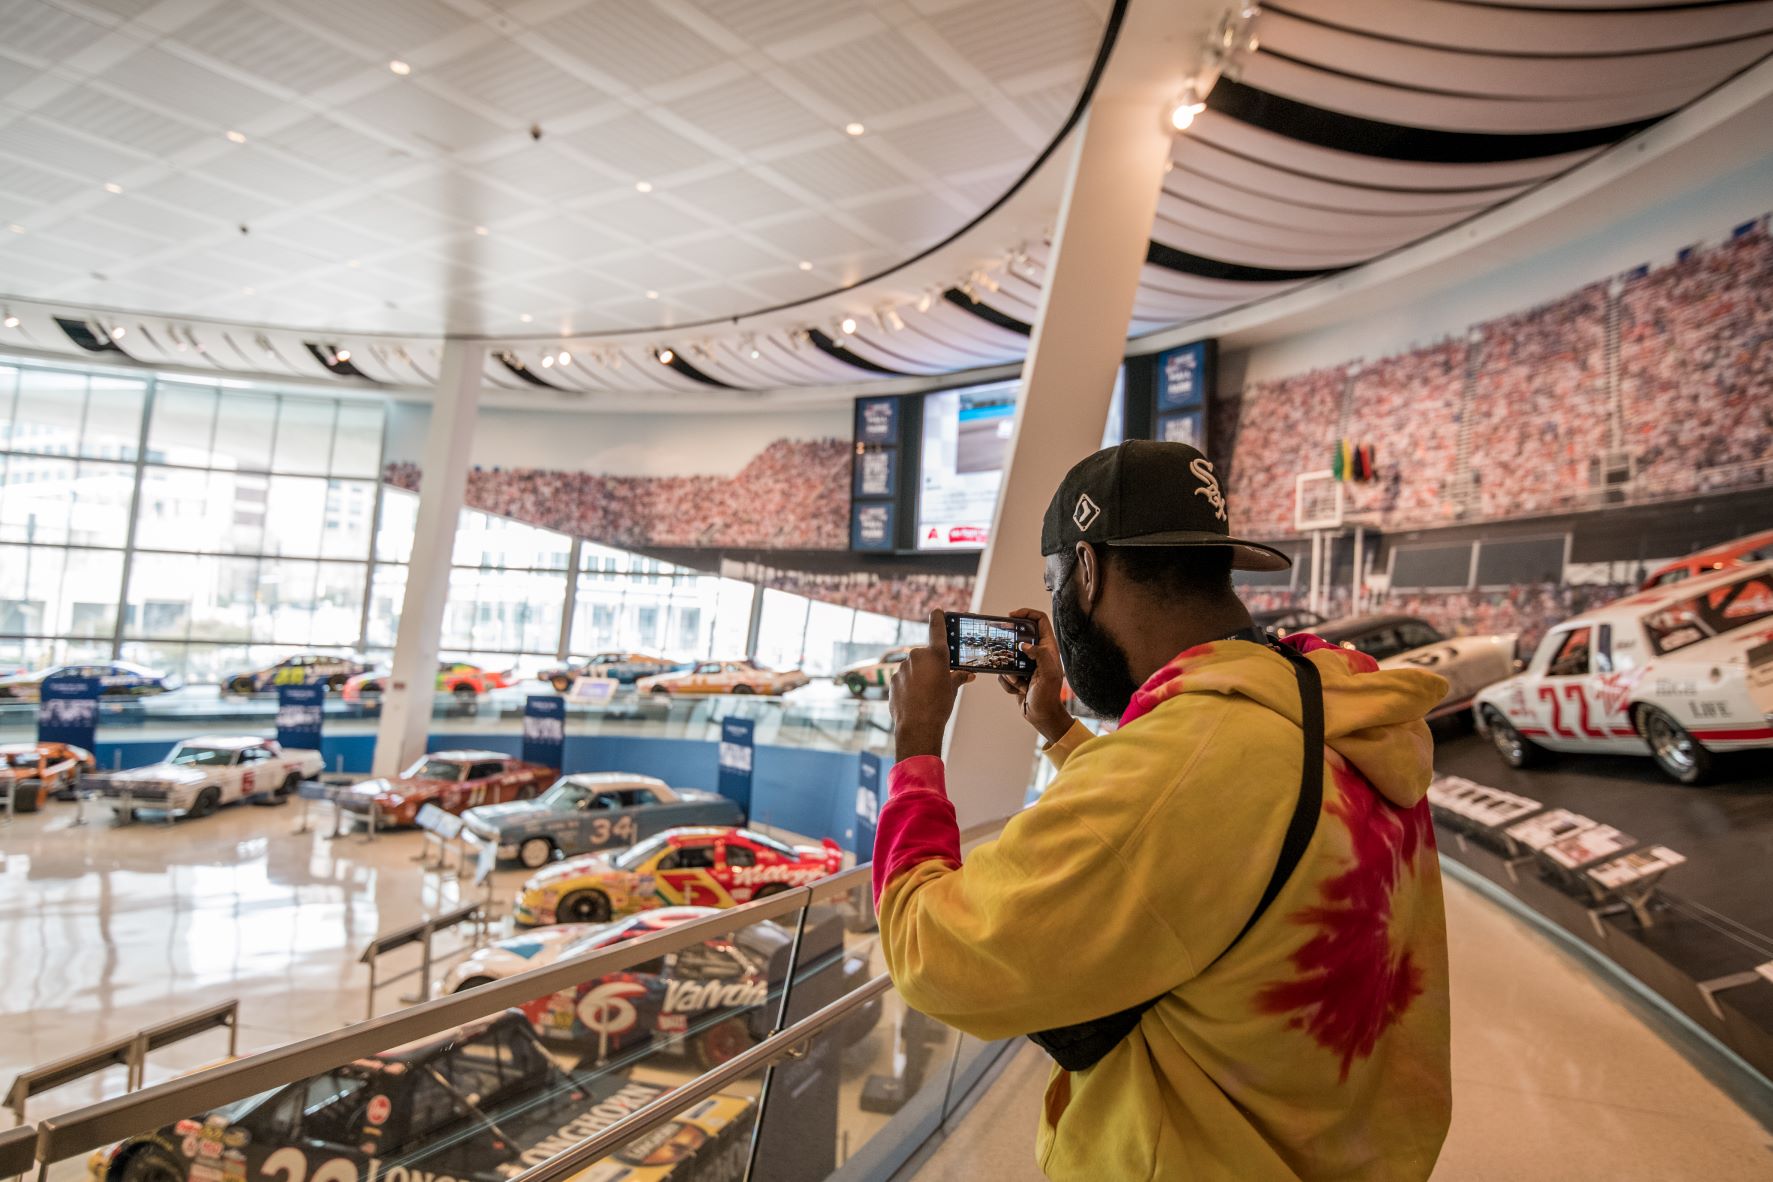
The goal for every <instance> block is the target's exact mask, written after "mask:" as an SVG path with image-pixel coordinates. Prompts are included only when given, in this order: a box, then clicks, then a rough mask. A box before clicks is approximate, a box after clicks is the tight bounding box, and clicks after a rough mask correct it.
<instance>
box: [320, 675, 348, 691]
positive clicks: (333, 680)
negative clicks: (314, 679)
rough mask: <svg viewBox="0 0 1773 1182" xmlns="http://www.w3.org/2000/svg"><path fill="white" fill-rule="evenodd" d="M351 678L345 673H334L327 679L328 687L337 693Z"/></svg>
mask: <svg viewBox="0 0 1773 1182" xmlns="http://www.w3.org/2000/svg"><path fill="white" fill-rule="evenodd" d="M349 680H351V679H350V678H349V677H346V676H345V675H344V674H343V673H334V674H333V675H332V676H331V677H329V678H327V679H326V688H327V689H329V690H331V691H332V692H333V693H335V694H336V693H338V692H339V691H340V690H342V689H344V688H345V683H346V682H347V681H349Z"/></svg>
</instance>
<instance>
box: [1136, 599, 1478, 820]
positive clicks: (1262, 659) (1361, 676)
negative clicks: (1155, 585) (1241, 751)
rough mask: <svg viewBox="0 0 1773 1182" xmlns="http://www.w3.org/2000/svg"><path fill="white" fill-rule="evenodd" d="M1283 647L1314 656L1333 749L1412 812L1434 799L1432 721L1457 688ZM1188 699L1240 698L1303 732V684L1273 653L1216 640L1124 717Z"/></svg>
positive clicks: (1147, 691) (1322, 647)
mask: <svg viewBox="0 0 1773 1182" xmlns="http://www.w3.org/2000/svg"><path fill="white" fill-rule="evenodd" d="M1281 643H1283V644H1286V645H1289V646H1291V647H1292V648H1293V649H1295V650H1297V651H1298V652H1301V653H1304V654H1306V656H1307V658H1308V659H1309V660H1310V661H1311V663H1312V664H1313V665H1315V666H1317V671H1318V676H1319V678H1320V679H1321V680H1322V681H1323V686H1324V745H1325V746H1326V747H1328V748H1329V749H1330V750H1332V751H1334V752H1335V753H1336V754H1337V755H1340V756H1341V757H1342V758H1343V759H1345V760H1346V761H1348V763H1350V764H1351V765H1353V766H1354V767H1355V769H1356V770H1358V771H1359V772H1360V773H1361V775H1363V776H1365V777H1366V779H1367V782H1368V783H1370V784H1372V785H1373V787H1374V788H1375V789H1376V790H1377V791H1378V792H1379V794H1380V795H1381V796H1383V797H1385V799H1387V800H1389V801H1391V802H1392V803H1393V804H1396V805H1399V806H1401V807H1404V808H1408V807H1410V806H1411V805H1414V804H1415V803H1416V802H1417V801H1419V800H1421V799H1422V798H1423V797H1424V796H1425V795H1427V793H1428V782H1429V780H1430V779H1432V778H1433V776H1434V742H1433V740H1432V739H1431V738H1430V736H1429V733H1428V723H1427V722H1425V721H1424V720H1423V719H1424V716H1425V715H1426V714H1427V713H1428V712H1429V711H1430V710H1432V709H1434V708H1435V707H1436V706H1438V705H1440V703H1441V701H1442V700H1443V699H1444V698H1445V697H1446V696H1447V689H1448V685H1447V681H1446V679H1445V678H1442V677H1439V676H1437V675H1435V674H1433V673H1430V672H1428V670H1426V669H1415V668H1406V669H1380V668H1379V666H1378V663H1377V662H1375V661H1374V660H1373V658H1371V657H1369V656H1367V655H1366V654H1365V653H1359V652H1356V651H1354V650H1353V649H1345V648H1340V647H1338V646H1336V645H1333V644H1331V643H1329V642H1328V641H1326V640H1323V639H1321V638H1319V637H1317V636H1312V635H1310V634H1308V633H1303V632H1295V633H1294V634H1293V635H1291V636H1289V637H1287V638H1286V639H1285V640H1284V641H1282V642H1281ZM1185 694H1235V695H1238V696H1241V697H1245V698H1249V699H1250V700H1251V701H1254V702H1258V703H1260V704H1261V705H1263V706H1266V707H1267V708H1268V709H1270V710H1273V711H1274V712H1275V713H1276V714H1279V715H1281V716H1283V717H1284V718H1286V719H1287V720H1288V721H1290V722H1292V723H1294V724H1295V725H1298V724H1299V723H1300V722H1301V716H1300V709H1299V679H1298V676H1297V674H1295V673H1294V672H1293V667H1292V665H1291V664H1290V663H1289V662H1288V661H1287V660H1286V659H1285V658H1283V657H1281V656H1280V655H1279V654H1277V653H1274V652H1271V651H1270V650H1269V649H1268V648H1267V647H1266V646H1265V645H1260V644H1256V643H1254V642H1252V641H1247V640H1216V641H1213V642H1212V643H1211V644H1203V645H1197V646H1196V647H1194V648H1191V649H1189V650H1188V651H1186V652H1184V653H1182V654H1181V655H1180V656H1178V657H1177V658H1176V659H1175V660H1173V661H1171V662H1170V663H1169V664H1168V665H1165V666H1164V667H1163V668H1162V669H1159V670H1158V671H1157V672H1156V673H1154V674H1153V675H1152V676H1151V679H1150V680H1149V681H1147V682H1146V683H1145V684H1144V685H1143V686H1141V687H1140V689H1139V691H1138V692H1137V693H1135V694H1134V695H1133V701H1132V704H1131V705H1129V706H1128V707H1127V711H1126V713H1125V714H1123V715H1122V716H1121V725H1122V726H1128V725H1130V724H1132V723H1133V722H1136V721H1137V720H1138V719H1140V718H1143V717H1144V716H1145V715H1147V714H1149V713H1151V712H1152V711H1153V710H1155V709H1157V708H1158V707H1159V706H1161V705H1163V704H1164V703H1165V702H1168V701H1171V700H1173V699H1179V698H1181V697H1182V696H1183V695H1185Z"/></svg>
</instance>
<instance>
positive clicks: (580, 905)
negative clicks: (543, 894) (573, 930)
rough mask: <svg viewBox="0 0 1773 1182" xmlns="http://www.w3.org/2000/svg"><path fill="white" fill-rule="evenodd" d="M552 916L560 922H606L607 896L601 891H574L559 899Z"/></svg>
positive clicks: (607, 915)
mask: <svg viewBox="0 0 1773 1182" xmlns="http://www.w3.org/2000/svg"><path fill="white" fill-rule="evenodd" d="M554 917H555V918H556V919H558V920H559V921H560V922H561V923H608V922H609V896H608V895H606V894H604V893H603V892H602V891H574V892H573V893H572V894H570V895H568V896H567V897H566V898H564V899H562V900H561V901H560V906H559V907H557V908H555V910H554Z"/></svg>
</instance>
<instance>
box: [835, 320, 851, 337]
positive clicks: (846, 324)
mask: <svg viewBox="0 0 1773 1182" xmlns="http://www.w3.org/2000/svg"><path fill="white" fill-rule="evenodd" d="M837 327H839V328H841V329H843V335H844V336H846V337H847V336H850V335H852V334H854V333H855V331H856V318H855V317H854V316H845V317H844V318H843V319H842V320H840V321H838V324H837Z"/></svg>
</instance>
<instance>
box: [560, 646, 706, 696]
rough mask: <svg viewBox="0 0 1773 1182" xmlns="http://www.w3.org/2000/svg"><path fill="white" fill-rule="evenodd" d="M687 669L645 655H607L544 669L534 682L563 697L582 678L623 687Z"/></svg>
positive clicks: (675, 663) (661, 658) (686, 664)
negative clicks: (610, 682) (643, 678)
mask: <svg viewBox="0 0 1773 1182" xmlns="http://www.w3.org/2000/svg"><path fill="white" fill-rule="evenodd" d="M687 668H689V664H688V663H687V662H684V661H671V660H667V659H666V658H664V657H655V656H651V655H649V654H647V653H623V652H608V653H598V654H597V655H595V656H591V657H586V658H585V659H584V660H583V661H581V662H579V663H578V664H577V665H562V666H558V667H556V668H553V669H544V670H542V671H541V672H540V673H538V674H536V680H537V681H545V682H547V683H548V684H549V685H551V686H553V687H554V688H555V689H557V690H559V691H560V692H561V693H563V694H564V693H566V692H568V691H569V690H571V689H572V688H573V682H575V681H578V680H579V679H580V678H584V677H607V678H609V679H610V680H611V681H614V682H618V683H620V684H622V685H633V684H634V683H635V682H636V681H638V680H640V679H641V678H642V677H649V676H651V675H653V674H656V673H671V672H674V671H677V670H682V669H687Z"/></svg>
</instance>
